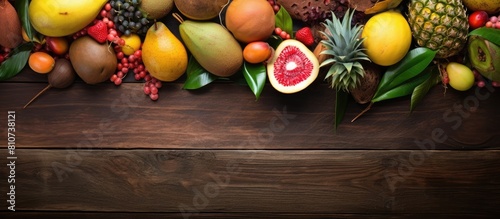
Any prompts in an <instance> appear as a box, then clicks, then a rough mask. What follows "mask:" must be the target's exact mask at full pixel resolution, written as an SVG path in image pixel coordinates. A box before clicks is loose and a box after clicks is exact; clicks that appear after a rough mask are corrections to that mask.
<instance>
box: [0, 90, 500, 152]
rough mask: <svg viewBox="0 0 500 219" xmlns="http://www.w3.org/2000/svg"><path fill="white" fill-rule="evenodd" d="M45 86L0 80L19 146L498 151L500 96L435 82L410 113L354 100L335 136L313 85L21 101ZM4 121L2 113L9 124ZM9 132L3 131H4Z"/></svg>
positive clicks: (327, 93)
mask: <svg viewBox="0 0 500 219" xmlns="http://www.w3.org/2000/svg"><path fill="white" fill-rule="evenodd" d="M44 87H45V84H44V83H1V84H0V92H1V93H2V94H4V95H0V103H1V104H0V112H6V111H8V110H15V111H16V114H17V127H16V128H17V130H18V131H17V135H18V136H19V137H18V142H17V144H18V147H22V148H66V147H73V148H77V147H95V148H171V149H184V148H188V149H201V148H206V149H212V148H214V149H215V148H216V149H302V148H303V147H305V146H307V147H308V148H309V149H417V150H419V149H421V148H423V147H425V148H436V149H478V148H490V149H491V148H497V149H498V148H499V145H500V132H499V131H498V126H497V122H496V121H499V120H500V114H499V113H498V110H499V109H500V94H498V92H495V90H496V89H493V88H491V90H488V89H486V88H485V89H481V90H478V91H476V90H471V91H469V92H456V91H451V90H450V91H448V92H447V94H446V96H443V93H442V92H443V90H442V89H441V88H440V87H439V86H436V87H435V88H434V89H432V90H431V92H430V94H429V95H428V97H427V98H425V99H424V101H423V102H422V103H421V104H420V105H419V106H418V107H417V108H416V110H415V111H414V112H413V113H412V114H409V110H408V108H409V100H408V98H402V99H397V100H392V101H387V102H383V103H378V104H375V105H374V107H373V108H372V110H371V111H370V112H368V113H367V114H366V115H365V116H363V117H361V118H360V119H359V120H358V121H356V122H354V123H350V122H349V121H348V120H350V119H351V118H354V116H355V115H356V114H358V113H359V112H361V111H362V110H363V108H364V106H362V105H359V104H355V103H352V104H350V106H349V109H348V113H347V115H346V119H345V121H344V122H343V123H342V124H341V125H340V127H339V130H338V131H337V132H336V133H334V129H333V119H334V96H335V95H334V91H332V90H331V89H330V88H328V87H327V86H326V85H325V84H321V83H316V84H313V85H312V86H311V87H309V88H308V89H306V90H305V91H303V92H300V93H297V94H293V95H284V94H279V93H278V92H276V91H274V90H273V89H272V88H271V87H270V86H267V87H266V88H265V90H264V92H263V94H262V96H261V98H260V99H259V100H258V101H256V100H255V98H254V96H253V94H252V93H251V92H250V90H249V89H248V87H246V86H242V85H239V84H237V83H217V84H213V85H209V86H208V87H206V88H204V89H201V90H197V91H191V92H190V91H186V90H182V89H181V87H182V84H179V83H168V84H166V85H165V86H164V87H163V88H162V89H161V94H160V96H161V97H160V100H158V101H157V102H153V101H151V100H149V98H148V97H147V96H145V95H143V93H142V84H140V83H127V84H123V85H122V86H120V87H116V86H114V85H111V84H99V85H86V84H83V83H77V84H75V85H74V86H72V87H70V88H68V89H63V90H58V89H53V90H49V91H48V92H47V93H45V94H44V95H42V96H41V97H40V98H39V99H38V100H37V101H35V102H34V103H33V104H32V105H31V106H30V107H29V108H27V109H24V110H23V109H22V106H23V105H24V104H25V103H26V102H27V101H28V100H29V99H31V97H32V96H34V95H35V94H36V93H37V92H38V91H39V90H41V89H42V88H44ZM5 120H6V117H5V116H2V117H0V124H5V122H6V121H5ZM5 131H6V130H5V129H1V130H0V135H1V136H4V135H5Z"/></svg>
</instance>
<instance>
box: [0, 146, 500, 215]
mask: <svg viewBox="0 0 500 219" xmlns="http://www.w3.org/2000/svg"><path fill="white" fill-rule="evenodd" d="M1 153H2V154H4V153H5V150H1ZM17 156H18V160H17V165H16V204H17V205H16V206H17V207H16V209H17V210H18V211H28V210H29V211H61V212H71V211H73V212H77V211H84V212H90V213H91V212H94V213H95V212H101V213H104V212H150V213H154V212H158V213H161V212H163V213H182V212H183V211H187V212H190V213H192V215H196V214H197V213H228V214H229V215H231V213H232V214H238V213H257V214H258V213H261V214H262V213H263V214H265V213H278V214H309V213H310V214H313V215H314V214H339V215H341V214H367V215H378V214H395V215H398V214H438V215H441V214H463V215H473V214H478V215H494V214H500V210H499V209H498V206H499V205H500V199H499V198H498V197H500V168H499V167H500V151H499V150H481V151H447V150H441V151H418V150H408V151H401V150H370V151H368V150H342V151H336V150H91V151H84V150H72V149H67V150H57V149H52V150H40V149H18V150H17ZM0 173H1V175H2V176H3V175H6V169H5V168H1V169H0ZM6 183H7V182H6V181H5V180H2V181H0V185H1V187H2V188H5V187H6V186H5V185H6ZM2 206H4V208H3V209H6V204H5V203H4V204H2Z"/></svg>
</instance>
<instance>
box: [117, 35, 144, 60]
mask: <svg viewBox="0 0 500 219" xmlns="http://www.w3.org/2000/svg"><path fill="white" fill-rule="evenodd" d="M120 38H122V39H123V40H124V41H125V45H124V46H122V52H123V54H125V55H128V56H129V55H132V54H134V52H135V51H136V50H138V49H140V48H141V38H140V37H139V35H137V34H135V33H132V34H130V35H128V36H127V35H122V36H121V37H120Z"/></svg>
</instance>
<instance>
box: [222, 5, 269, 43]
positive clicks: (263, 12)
mask: <svg viewBox="0 0 500 219" xmlns="http://www.w3.org/2000/svg"><path fill="white" fill-rule="evenodd" d="M226 27H227V29H228V30H229V31H230V32H231V33H232V34H233V35H234V38H236V39H237V40H238V41H240V42H244V43H250V42H253V41H259V40H266V39H267V38H269V37H270V36H271V34H273V31H274V28H275V15H274V10H273V8H272V7H271V5H270V4H269V2H268V1H265V0H234V1H232V2H231V3H230V4H229V6H228V7H227V10H226Z"/></svg>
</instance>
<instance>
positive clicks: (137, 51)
mask: <svg viewBox="0 0 500 219" xmlns="http://www.w3.org/2000/svg"><path fill="white" fill-rule="evenodd" d="M134 56H135V57H137V58H140V57H142V51H141V50H140V49H138V50H136V51H135V52H134Z"/></svg>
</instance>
